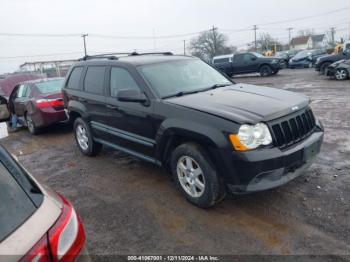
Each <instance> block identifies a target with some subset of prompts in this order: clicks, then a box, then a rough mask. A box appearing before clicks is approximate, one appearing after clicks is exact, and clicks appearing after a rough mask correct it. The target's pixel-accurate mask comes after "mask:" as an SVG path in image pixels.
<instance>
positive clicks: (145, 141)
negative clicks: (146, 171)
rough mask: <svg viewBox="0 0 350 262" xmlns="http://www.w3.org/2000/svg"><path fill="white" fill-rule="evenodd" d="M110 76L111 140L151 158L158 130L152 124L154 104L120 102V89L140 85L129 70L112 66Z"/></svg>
mask: <svg viewBox="0 0 350 262" xmlns="http://www.w3.org/2000/svg"><path fill="white" fill-rule="evenodd" d="M108 75H109V77H108V91H107V93H109V94H108V95H107V107H108V109H107V110H108V116H109V121H108V127H107V128H108V129H109V141H110V142H111V143H113V144H116V145H119V146H121V147H123V148H126V149H128V150H132V151H133V152H136V153H139V154H142V155H145V156H148V157H152V156H154V152H155V140H154V139H155V130H154V126H153V122H152V118H151V115H152V104H151V102H150V103H149V104H141V103H137V102H121V101H118V99H117V93H118V91H119V90H121V89H138V90H140V91H141V92H143V91H144V90H142V88H141V87H140V86H141V85H140V83H138V82H137V80H135V79H134V78H133V76H132V75H131V74H130V72H129V71H128V70H127V69H126V68H122V67H111V69H110V72H109V74H108Z"/></svg>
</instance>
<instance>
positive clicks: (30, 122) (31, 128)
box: [26, 116, 35, 133]
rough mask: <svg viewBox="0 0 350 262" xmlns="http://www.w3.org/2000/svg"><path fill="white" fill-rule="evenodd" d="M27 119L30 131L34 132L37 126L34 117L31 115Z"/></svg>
mask: <svg viewBox="0 0 350 262" xmlns="http://www.w3.org/2000/svg"><path fill="white" fill-rule="evenodd" d="M26 120H27V127H28V129H29V131H30V132H31V133H34V129H35V127H34V123H33V119H32V118H31V117H30V116H27V117H26Z"/></svg>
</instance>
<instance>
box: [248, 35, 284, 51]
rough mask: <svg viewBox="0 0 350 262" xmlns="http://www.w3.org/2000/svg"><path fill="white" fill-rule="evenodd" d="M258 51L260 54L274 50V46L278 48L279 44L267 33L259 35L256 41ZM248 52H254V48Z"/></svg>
mask: <svg viewBox="0 0 350 262" xmlns="http://www.w3.org/2000/svg"><path fill="white" fill-rule="evenodd" d="M256 43H257V47H258V50H261V51H262V52H264V51H267V50H271V49H274V46H275V45H277V46H280V45H281V43H280V42H279V41H277V40H276V39H274V38H273V37H272V36H271V35H269V34H268V33H262V34H260V35H259V37H258V39H257V40H256ZM249 51H255V47H251V48H250V49H249Z"/></svg>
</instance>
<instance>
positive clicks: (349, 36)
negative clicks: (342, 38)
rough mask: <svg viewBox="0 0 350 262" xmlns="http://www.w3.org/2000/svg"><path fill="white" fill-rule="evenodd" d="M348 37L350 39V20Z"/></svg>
mask: <svg viewBox="0 0 350 262" xmlns="http://www.w3.org/2000/svg"><path fill="white" fill-rule="evenodd" d="M348 39H349V40H350V22H349V36H348Z"/></svg>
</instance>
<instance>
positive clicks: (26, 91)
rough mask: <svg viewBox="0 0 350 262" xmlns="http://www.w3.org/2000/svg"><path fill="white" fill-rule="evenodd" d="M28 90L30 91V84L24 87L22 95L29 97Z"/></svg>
mask: <svg viewBox="0 0 350 262" xmlns="http://www.w3.org/2000/svg"><path fill="white" fill-rule="evenodd" d="M30 91H31V88H30V86H27V87H26V89H25V94H24V96H25V97H29V95H30Z"/></svg>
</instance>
